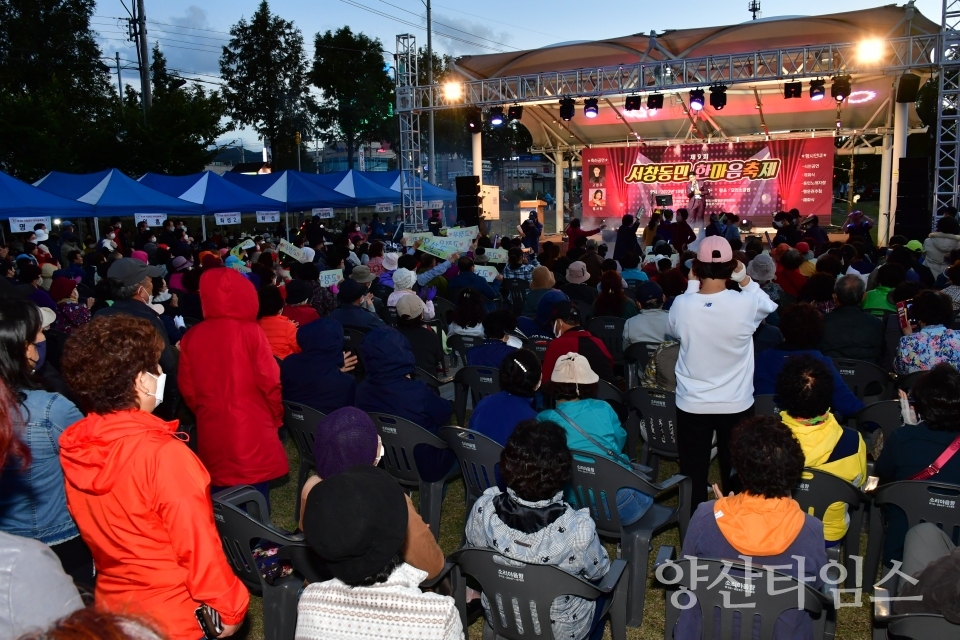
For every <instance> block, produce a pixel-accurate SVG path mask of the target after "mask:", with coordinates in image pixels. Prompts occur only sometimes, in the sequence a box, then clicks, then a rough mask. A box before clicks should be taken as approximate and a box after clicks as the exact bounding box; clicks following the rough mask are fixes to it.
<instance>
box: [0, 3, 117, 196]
mask: <svg viewBox="0 0 960 640" xmlns="http://www.w3.org/2000/svg"><path fill="white" fill-rule="evenodd" d="M94 6H95V2H94V0H0V129H2V132H3V134H2V135H0V170H3V171H5V172H8V173H12V174H14V175H16V176H18V177H20V178H23V179H26V180H34V179H36V178H39V177H41V176H42V175H44V174H45V173H47V172H48V171H50V170H52V169H57V170H61V171H75V172H83V171H93V170H96V169H100V168H103V167H104V166H107V165H108V164H109V162H110V159H111V158H112V157H113V151H114V144H115V123H113V122H112V119H111V114H112V111H113V109H114V108H115V106H116V99H117V98H116V94H115V93H114V91H113V89H112V87H111V85H110V82H109V74H108V70H107V68H106V66H105V65H103V64H102V63H101V62H100V55H101V52H100V48H99V47H98V46H97V44H96V41H95V40H94V33H93V32H92V31H91V30H90V17H91V15H92V13H93V10H94Z"/></svg>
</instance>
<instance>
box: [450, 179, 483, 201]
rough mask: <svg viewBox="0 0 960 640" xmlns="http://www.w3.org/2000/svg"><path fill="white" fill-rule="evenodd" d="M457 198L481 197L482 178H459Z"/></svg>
mask: <svg viewBox="0 0 960 640" xmlns="http://www.w3.org/2000/svg"><path fill="white" fill-rule="evenodd" d="M456 182H457V196H458V197H459V196H469V195H473V196H478V195H480V178H479V177H478V176H457V178H456Z"/></svg>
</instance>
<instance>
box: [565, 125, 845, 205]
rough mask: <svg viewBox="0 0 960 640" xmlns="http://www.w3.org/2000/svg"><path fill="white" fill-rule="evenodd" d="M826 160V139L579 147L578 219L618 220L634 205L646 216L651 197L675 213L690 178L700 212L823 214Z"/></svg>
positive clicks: (829, 163)
mask: <svg viewBox="0 0 960 640" xmlns="http://www.w3.org/2000/svg"><path fill="white" fill-rule="evenodd" d="M833 155H834V144H833V139H832V138H807V139H803V140H773V141H769V142H737V143H735V142H720V143H712V144H684V145H675V146H669V147H663V146H659V147H657V146H646V145H642V146H631V147H611V148H603V149H584V150H583V216H584V217H599V218H619V217H621V216H623V215H624V214H627V213H630V214H636V213H637V210H638V209H639V208H640V207H641V206H642V207H643V208H644V215H645V216H649V215H650V212H651V211H652V210H653V209H655V208H657V206H656V204H655V203H654V196H655V195H667V194H669V195H672V196H673V205H672V206H670V207H669V208H670V209H673V210H674V211H676V210H677V209H679V208H681V207H688V202H689V196H688V193H689V192H690V189H691V178H694V177H695V178H696V180H697V182H698V184H699V186H700V188H701V190H703V191H704V192H705V193H706V201H707V202H706V205H707V206H706V213H707V215H709V214H711V213H720V212H721V211H730V212H733V213H736V214H738V215H740V216H741V217H748V218H754V217H758V218H769V217H771V216H772V215H773V214H775V213H776V212H777V211H786V210H789V209H793V208H796V209H799V210H800V213H802V214H804V215H808V214H820V215H829V213H830V209H831V203H832V196H833V193H832V191H833ZM688 208H689V207H688Z"/></svg>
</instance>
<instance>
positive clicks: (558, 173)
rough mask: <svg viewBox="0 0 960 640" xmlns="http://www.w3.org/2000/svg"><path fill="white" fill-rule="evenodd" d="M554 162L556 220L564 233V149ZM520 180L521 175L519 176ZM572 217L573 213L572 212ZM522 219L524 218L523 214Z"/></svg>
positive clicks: (571, 209) (558, 231)
mask: <svg viewBox="0 0 960 640" xmlns="http://www.w3.org/2000/svg"><path fill="white" fill-rule="evenodd" d="M553 164H554V165H555V176H554V179H555V180H556V183H555V184H556V186H555V191H556V195H555V196H554V198H555V200H556V203H557V204H556V209H557V214H556V220H557V233H563V151H560V150H559V149H558V150H557V153H556V158H555V159H554V162H553ZM517 179H518V180H519V176H518V178H517ZM570 211H573V203H572V202H571V203H570ZM571 217H572V214H571ZM520 219H521V220H522V219H523V215H522V214H521V216H520Z"/></svg>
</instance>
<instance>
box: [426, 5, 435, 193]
mask: <svg viewBox="0 0 960 640" xmlns="http://www.w3.org/2000/svg"><path fill="white" fill-rule="evenodd" d="M427 84H429V85H432V84H433V15H432V12H431V9H430V0H427ZM428 119H429V124H428V127H429V129H430V132H429V135H430V148H429V151H428V153H429V156H428V157H427V162H428V163H429V164H427V166H428V167H429V179H430V184H437V168H436V166H435V165H436V162H435V160H436V151H435V150H434V146H433V109H431V110H430V115H429V116H428Z"/></svg>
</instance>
